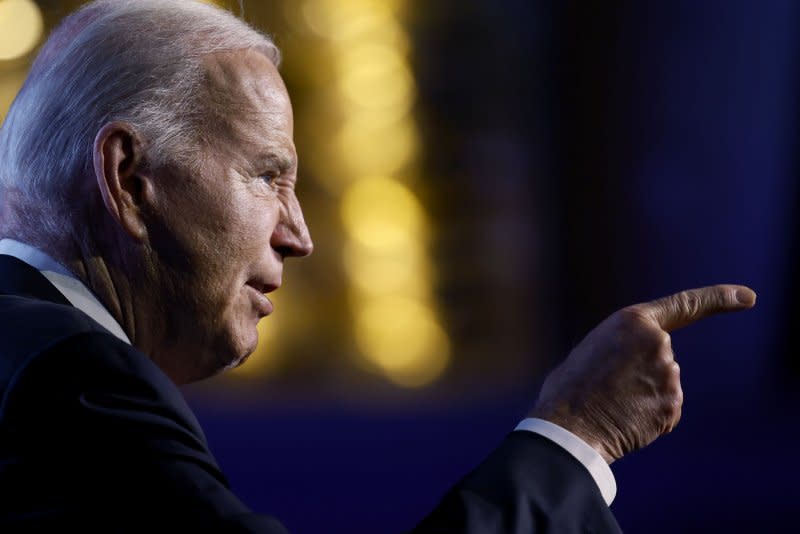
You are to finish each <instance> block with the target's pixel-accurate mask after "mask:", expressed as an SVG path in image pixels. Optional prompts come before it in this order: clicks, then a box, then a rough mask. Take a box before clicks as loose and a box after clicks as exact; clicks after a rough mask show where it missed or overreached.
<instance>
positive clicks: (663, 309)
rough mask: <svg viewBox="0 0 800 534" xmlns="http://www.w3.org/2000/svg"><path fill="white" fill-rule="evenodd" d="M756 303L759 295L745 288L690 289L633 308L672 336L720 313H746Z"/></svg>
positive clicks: (731, 285) (730, 285) (714, 287)
mask: <svg viewBox="0 0 800 534" xmlns="http://www.w3.org/2000/svg"><path fill="white" fill-rule="evenodd" d="M755 303H756V293H755V292H754V291H753V290H752V289H750V288H749V287H746V286H740V285H733V284H720V285H716V286H707V287H700V288H697V289H687V290H685V291H681V292H680V293H675V294H674V295H670V296H668V297H662V298H660V299H656V300H653V301H650V302H643V303H641V304H635V305H634V306H632V307H633V308H634V309H635V310H636V311H637V312H638V313H640V314H643V315H645V316H647V317H650V318H651V319H653V320H654V321H655V322H656V323H658V325H659V326H660V327H661V329H662V330H664V331H665V332H671V331H673V330H677V329H678V328H683V327H684V326H688V325H690V324H692V323H694V322H695V321H699V320H700V319H703V318H705V317H708V316H710V315H715V314H717V313H723V312H732V311H739V310H746V309H748V308H752V307H753V306H754V305H755Z"/></svg>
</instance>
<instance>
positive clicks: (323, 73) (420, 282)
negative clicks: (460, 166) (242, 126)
mask: <svg viewBox="0 0 800 534" xmlns="http://www.w3.org/2000/svg"><path fill="white" fill-rule="evenodd" d="M407 6H408V2H407V1H406V0H305V1H304V2H301V3H300V4H298V5H297V7H294V6H293V7H292V9H291V10H289V11H290V13H289V18H290V19H291V20H292V21H293V22H292V24H293V25H294V26H295V28H297V29H298V30H299V31H307V32H310V33H311V34H313V35H314V36H315V37H316V38H317V39H318V40H319V42H320V43H324V46H325V47H326V48H325V49H326V54H327V55H326V57H327V58H328V59H329V61H328V62H325V63H324V64H322V65H320V68H319V69H318V72H319V73H320V74H319V76H318V77H317V78H316V80H317V82H318V83H319V84H320V85H321V86H324V87H326V88H327V87H333V88H335V90H334V91H330V92H329V93H328V95H329V96H328V97H327V98H332V99H331V100H327V98H326V101H325V102H322V101H321V100H320V101H319V104H320V105H322V104H323V103H324V104H325V106H324V107H325V113H315V114H314V117H315V124H319V121H318V120H317V119H318V117H319V116H328V117H330V118H331V120H330V122H326V123H325V124H331V126H330V129H329V130H328V131H327V132H325V135H324V136H320V137H319V143H320V146H319V147H317V153H319V154H324V155H325V156H324V157H321V158H319V161H320V162H324V165H322V166H320V168H315V169H314V170H315V174H317V175H318V176H319V181H320V182H321V183H322V184H324V185H325V186H326V187H328V188H329V190H330V191H331V192H332V193H333V194H334V195H337V196H339V199H340V206H339V208H340V215H341V220H342V223H343V227H344V230H345V233H346V235H347V240H346V242H345V243H344V247H343V252H342V264H343V267H344V272H345V274H346V276H347V278H348V280H349V283H350V295H351V297H352V310H353V314H354V325H355V326H354V332H353V333H354V337H355V340H356V343H357V345H358V347H359V349H360V351H361V356H362V361H364V362H368V363H369V364H370V365H371V368H372V369H375V370H377V371H378V372H380V373H381V374H383V375H384V376H385V377H386V378H388V379H389V380H390V381H392V382H394V383H395V384H398V385H400V386H403V387H421V386H424V385H426V384H429V383H430V382H432V381H433V380H434V379H436V378H437V377H438V376H440V375H441V374H442V373H443V372H444V370H445V368H446V367H447V364H448V361H449V340H448V337H447V334H446V333H445V331H444V330H443V329H442V327H441V326H440V325H439V323H438V321H437V318H436V313H435V311H434V310H435V304H434V298H433V291H432V287H433V283H434V282H433V272H432V268H431V265H430V260H429V258H428V253H427V243H428V237H429V236H428V231H429V230H428V224H427V217H426V215H425V209H424V207H423V206H422V204H421V203H420V201H419V199H418V198H417V196H416V195H415V194H414V193H413V192H412V191H411V189H409V187H408V186H407V185H405V184H404V183H401V181H400V179H399V177H400V176H406V175H408V174H409V172H412V173H413V172H414V169H415V167H416V165H417V163H418V162H417V160H418V155H419V150H420V138H419V128H418V126H417V124H416V121H415V120H414V117H413V115H412V113H413V108H414V100H415V98H416V90H417V88H416V83H415V80H414V75H413V72H412V70H411V66H410V64H409V60H408V55H409V43H410V41H409V36H408V32H407V31H406V29H405V28H404V26H403V24H402V22H401V19H402V18H403V15H404V13H403V11H404V10H405V9H406V8H407ZM332 111H334V112H335V113H336V114H332V113H331V112H332Z"/></svg>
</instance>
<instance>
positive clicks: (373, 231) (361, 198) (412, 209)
mask: <svg viewBox="0 0 800 534" xmlns="http://www.w3.org/2000/svg"><path fill="white" fill-rule="evenodd" d="M341 215H342V222H343V223H344V227H345V230H346V231H347V233H348V235H350V236H351V237H352V238H353V239H354V240H356V241H357V242H358V243H360V244H361V245H363V246H365V247H367V248H370V249H373V250H382V251H390V252H391V251H396V250H398V249H399V250H400V251H401V252H402V251H405V250H407V249H408V247H409V246H413V245H409V241H412V242H413V241H417V240H419V239H422V237H423V236H424V228H425V217H424V214H423V211H422V207H421V206H420V204H419V201H418V200H417V197H416V196H415V195H414V193H412V192H411V190H410V189H408V187H406V186H405V185H403V184H401V183H400V182H398V181H396V180H392V179H390V178H368V179H364V180H359V181H357V182H356V183H354V184H353V185H352V186H351V187H350V188H349V189H348V190H347V192H346V193H345V194H344V196H343V198H342V203H341Z"/></svg>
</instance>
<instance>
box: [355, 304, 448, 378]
mask: <svg viewBox="0 0 800 534" xmlns="http://www.w3.org/2000/svg"><path fill="white" fill-rule="evenodd" d="M356 342H357V343H358V345H359V347H360V348H361V350H362V351H363V353H364V355H365V357H366V358H367V359H368V360H369V361H370V362H371V363H373V364H375V365H376V366H378V367H379V368H380V369H381V370H382V371H384V372H385V374H386V376H387V377H388V378H389V379H390V380H392V381H393V382H396V383H398V384H400V385H402V386H407V387H419V386H424V385H426V384H428V383H429V382H431V381H432V380H434V379H436V378H437V377H438V376H439V375H440V374H441V372H442V371H443V370H444V368H445V366H446V365H447V361H448V359H449V350H450V349H449V342H448V339H447V336H446V335H445V333H444V331H443V330H442V328H441V326H439V324H438V322H437V321H436V316H435V314H434V312H433V311H432V310H431V309H430V307H428V306H426V305H424V304H422V303H420V302H418V301H415V300H412V299H408V298H403V297H387V298H380V299H373V300H371V301H370V302H369V303H368V304H366V305H364V306H363V308H362V309H361V310H359V312H358V314H357V316H356Z"/></svg>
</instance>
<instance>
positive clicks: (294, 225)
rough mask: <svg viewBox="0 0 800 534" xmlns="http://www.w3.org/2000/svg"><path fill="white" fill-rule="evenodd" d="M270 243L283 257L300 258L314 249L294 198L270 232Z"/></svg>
mask: <svg viewBox="0 0 800 534" xmlns="http://www.w3.org/2000/svg"><path fill="white" fill-rule="evenodd" d="M270 245H271V246H272V248H273V249H274V250H275V251H277V252H278V253H279V254H280V255H281V257H283V258H287V257H294V258H302V257H304V256H308V255H309V254H311V253H312V252H313V251H314V242H313V241H311V234H310V233H309V231H308V226H306V221H305V218H304V217H303V210H302V209H301V208H300V202H298V201H297V200H296V199H293V202H291V204H290V205H289V207H288V208H286V209H285V211H284V213H283V214H282V217H281V220H280V221H278V225H277V226H276V227H275V230H274V231H273V232H272V239H270Z"/></svg>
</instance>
